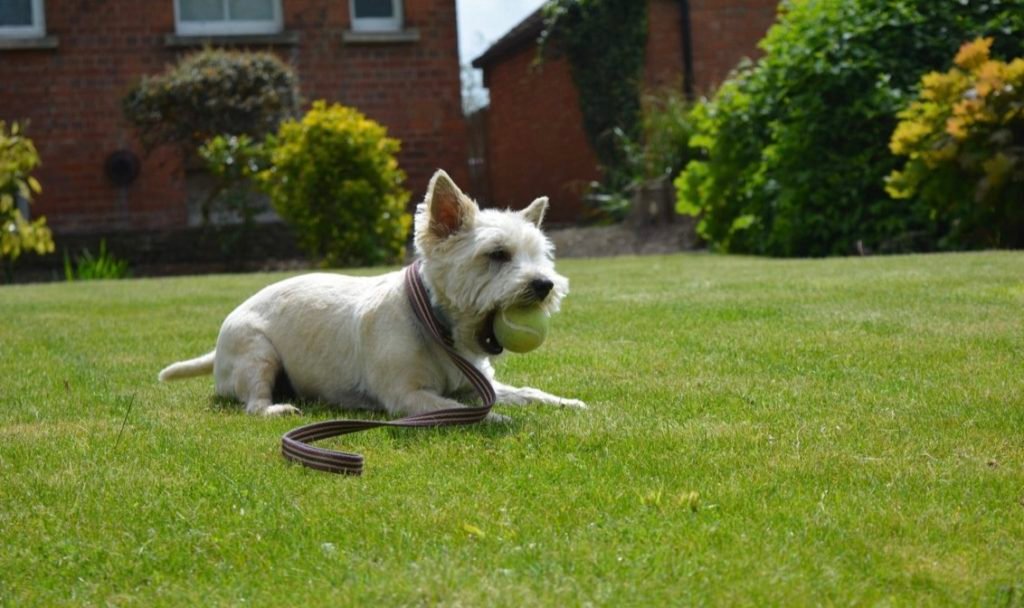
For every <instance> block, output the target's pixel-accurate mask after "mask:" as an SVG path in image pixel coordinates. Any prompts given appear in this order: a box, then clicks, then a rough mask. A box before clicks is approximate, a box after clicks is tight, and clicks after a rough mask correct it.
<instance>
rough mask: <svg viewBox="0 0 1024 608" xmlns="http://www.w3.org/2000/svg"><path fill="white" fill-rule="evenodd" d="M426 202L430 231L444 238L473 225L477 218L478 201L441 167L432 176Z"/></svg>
mask: <svg viewBox="0 0 1024 608" xmlns="http://www.w3.org/2000/svg"><path fill="white" fill-rule="evenodd" d="M426 204H427V213H429V214H430V231H431V232H432V233H433V234H434V235H435V236H437V237H439V238H442V239H443V238H447V237H448V236H449V235H452V234H455V233H456V232H459V231H460V230H462V229H464V228H467V227H469V226H471V225H472V224H473V220H474V219H475V218H476V211H477V207H476V203H474V202H473V201H472V200H470V199H469V197H467V196H466V195H465V194H463V193H462V190H459V187H458V186H456V185H455V182H453V181H452V178H450V177H448V174H447V173H445V172H444V171H441V170H440V169H439V170H438V171H437V172H436V173H434V177H432V178H430V185H429V186H428V187H427V197H426Z"/></svg>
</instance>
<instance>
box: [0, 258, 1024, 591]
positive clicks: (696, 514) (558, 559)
mask: <svg viewBox="0 0 1024 608" xmlns="http://www.w3.org/2000/svg"><path fill="white" fill-rule="evenodd" d="M560 268H561V270H562V271H563V272H564V273H565V274H566V275H567V276H569V277H570V279H571V280H572V294H571V295H570V296H569V298H568V299H567V300H566V301H565V303H564V306H563V312H562V314H561V315H560V316H558V317H557V318H556V319H555V320H554V322H553V324H552V334H551V336H550V338H549V340H548V343H547V344H545V345H544V347H542V348H541V349H539V350H538V351H535V352H533V353H530V354H528V355H515V356H509V357H507V358H505V359H504V360H503V361H501V362H500V363H499V366H498V370H499V376H500V377H503V378H504V379H506V380H508V381H510V382H512V383H520V384H529V385H531V386H537V387H540V388H543V389H545V390H549V391H551V392H554V393H557V394H560V395H565V396H572V397H578V398H581V399H583V400H584V401H586V402H588V403H589V404H590V405H591V409H590V410H588V411H585V412H577V411H562V410H558V409H554V408H550V407H544V406H536V407H530V408H509V407H502V408H499V411H501V412H502V413H505V414H508V415H510V416H511V417H512V418H513V422H512V423H511V424H509V425H507V426H503V425H488V426H478V427H469V428H455V429H442V430H425V431H424V430H390V429H389V430H375V431H370V432H367V433H362V434H357V435H351V436H347V437H343V438H340V439H338V440H334V441H331V442H327V445H330V446H334V447H336V448H339V449H346V450H353V451H359V452H361V453H363V454H364V455H365V456H366V458H367V465H366V472H365V474H364V475H363V476H362V477H360V478H352V477H342V476H335V475H329V474H325V473H319V472H314V471H310V470H306V469H303V468H301V467H298V466H295V465H291V464H288V463H286V462H285V461H284V460H283V459H282V458H281V456H280V454H279V438H280V436H281V434H282V433H284V432H285V431H287V430H288V429H290V428H292V427H293V426H296V425H297V424H300V423H302V422H308V421H311V420H314V419H326V418H331V417H337V416H340V415H344V414H342V413H340V412H332V411H330V410H327V409H326V408H324V407H319V406H317V405H315V404H306V410H307V414H306V415H305V416H304V417H303V418H301V419H296V418H290V419H289V418H286V419H272V420H263V419H256V418H252V417H249V416H246V415H245V414H243V413H241V412H240V410H239V409H238V408H236V407H234V406H233V405H231V404H227V403H224V402H222V401H217V400H214V399H213V398H212V395H213V389H212V379H211V378H209V377H206V378H196V379H191V380H185V381H181V382H176V383H171V384H167V385H160V384H158V383H157V382H156V373H157V371H159V369H160V368H161V367H163V366H164V365H165V364H167V363H170V362H172V361H176V360H179V359H182V358H186V357H191V356H194V355H198V354H201V353H203V352H206V351H207V350H209V349H210V348H211V347H212V346H213V343H214V340H215V337H216V334H217V330H218V327H219V325H220V322H221V320H222V319H223V317H224V316H225V315H226V314H227V313H228V312H229V311H230V310H231V309H232V308H233V307H234V306H235V305H237V304H238V303H240V302H241V301H242V300H243V299H244V298H246V297H247V296H248V295H250V294H251V293H253V292H254V291H256V290H257V289H259V288H260V287H262V286H264V285H266V284H268V283H269V282H272V281H274V280H277V279H280V278H282V276H284V275H244V276H238V275H236V276H209V277H199V278H195V277H190V278H175V279H161V280H130V281H121V282H92V283H76V284H48V285H32V286H14V287H3V288H0V603H3V604H6V605H12V606H27V605H63V604H88V605H139V606H159V605H178V606H183V605H201V606H208V605H242V604H246V605H301V604H308V605H314V606H322V605H332V606H368V605H370V606H372V605H387V606H390V605H438V604H443V605H461V606H523V605H545V606H577V605H585V604H594V605H604V606H625V605H629V606H653V605H689V604H700V603H710V604H726V605H732V604H749V605H760V604H765V603H769V604H776V605H777V604H787V605H789V604H798V605H800V604H819V603H824V604H858V605H861V604H879V603H880V604H895V605H907V604H914V605H921V604H925V605H928V604H936V605H942V604H969V605H976V604H982V605H993V606H1021V605H1024V254H1020V253H1013V254H1011V253H983V254H962V255H933V256H909V257H888V258H886V257H876V258H860V259H831V260H797V261H773V260H762V259H752V258H739V257H719V256H711V255H678V256H669V257H649V258H620V259H602V260H581V261H576V260H569V261H564V262H562V263H561V264H560Z"/></svg>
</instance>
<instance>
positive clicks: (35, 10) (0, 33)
mask: <svg viewBox="0 0 1024 608" xmlns="http://www.w3.org/2000/svg"><path fill="white" fill-rule="evenodd" d="M45 35H46V12H45V11H44V10H43V0H32V25H0V38H42V37H43V36H45Z"/></svg>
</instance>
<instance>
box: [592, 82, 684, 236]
mask: <svg viewBox="0 0 1024 608" xmlns="http://www.w3.org/2000/svg"><path fill="white" fill-rule="evenodd" d="M689 114H690V104H689V103H688V102H687V100H686V98H685V97H684V96H683V93H682V92H681V91H679V90H676V89H673V88H666V89H661V90H656V91H652V92H648V93H647V94H645V95H643V96H642V99H641V107H640V119H639V128H638V129H637V133H636V134H635V135H632V136H631V135H630V134H628V133H627V132H626V131H625V130H623V129H619V128H615V129H614V133H615V136H616V138H617V140H618V141H617V143H618V145H619V149H620V151H621V153H622V159H621V163H622V164H621V165H620V166H619V167H618V169H617V171H618V172H619V174H620V175H619V176H618V179H616V180H614V181H612V182H611V183H609V184H605V185H602V184H597V183H595V184H592V190H591V196H590V198H591V200H592V201H593V203H594V204H595V206H596V207H597V208H598V209H599V210H600V211H602V212H603V213H605V214H606V215H608V216H609V217H610V218H612V219H622V218H624V217H625V216H626V215H627V214H628V212H629V209H630V207H631V206H632V191H633V190H634V189H635V188H639V187H642V186H643V185H644V184H646V183H648V182H651V181H655V180H663V179H665V180H671V179H672V178H674V177H675V176H676V175H678V174H679V172H680V171H681V170H682V169H683V167H685V166H686V164H687V163H688V162H689V161H690V160H691V159H692V157H693V154H692V150H691V148H690V145H689V141H690V137H691V136H692V135H693V127H692V125H691V122H690V116H689Z"/></svg>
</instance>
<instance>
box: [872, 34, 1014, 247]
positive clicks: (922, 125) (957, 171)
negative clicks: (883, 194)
mask: <svg viewBox="0 0 1024 608" xmlns="http://www.w3.org/2000/svg"><path fill="white" fill-rule="evenodd" d="M992 43H993V40H992V39H991V38H983V39H978V40H975V41H973V42H970V43H967V44H965V45H964V46H963V47H961V49H960V52H959V53H957V56H956V59H955V64H956V65H955V66H954V67H953V68H952V69H950V70H949V71H948V72H945V73H939V72H930V73H928V74H926V75H925V76H924V77H923V78H922V79H921V93H920V95H919V96H918V98H917V99H915V100H914V101H913V102H911V104H910V106H908V107H907V108H906V109H905V110H904V111H902V112H900V118H901V119H902V120H901V122H900V123H899V125H898V126H897V127H896V130H895V131H894V132H893V135H892V140H891V141H890V143H889V147H890V149H891V150H892V152H893V154H896V155H899V156H906V157H907V161H906V164H905V165H904V166H903V167H902V168H901V169H900V170H898V171H893V173H892V174H891V175H890V176H889V180H888V185H887V190H888V191H889V194H891V195H892V196H893V197H894V198H898V199H913V198H915V197H916V198H917V200H919V201H920V202H921V203H923V204H924V205H925V206H927V208H928V209H929V210H930V211H931V213H932V216H933V217H934V218H935V219H936V220H937V221H938V222H940V223H942V224H943V225H945V226H947V227H948V228H947V229H946V231H947V232H948V235H947V236H946V238H945V240H944V242H943V243H942V244H943V245H947V246H950V247H957V248H959V247H978V246H981V247H1007V246H1008V247H1022V246H1024V58H1020V57H1018V58H1016V59H1014V60H1013V61H1012V62H1009V63H1006V62H1002V61H996V60H992V59H990V57H989V49H990V48H991V46H992Z"/></svg>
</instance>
